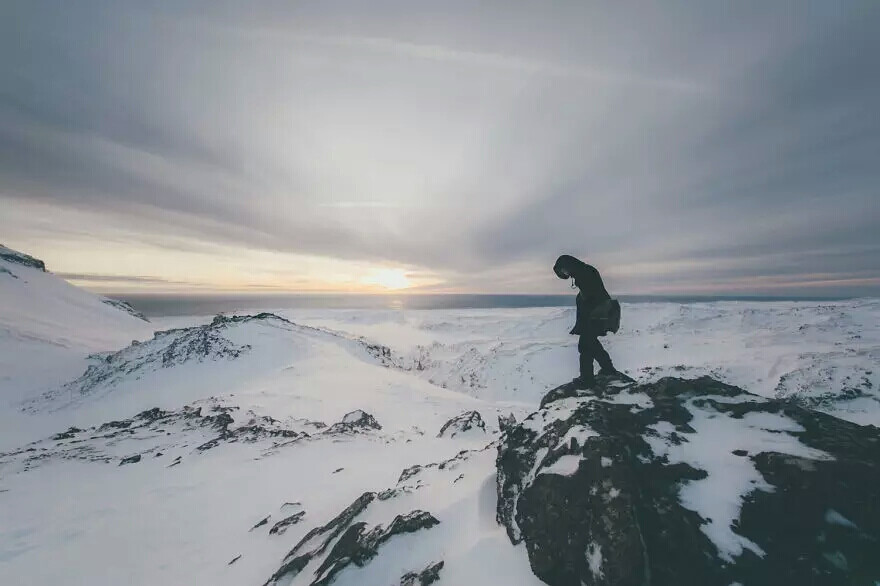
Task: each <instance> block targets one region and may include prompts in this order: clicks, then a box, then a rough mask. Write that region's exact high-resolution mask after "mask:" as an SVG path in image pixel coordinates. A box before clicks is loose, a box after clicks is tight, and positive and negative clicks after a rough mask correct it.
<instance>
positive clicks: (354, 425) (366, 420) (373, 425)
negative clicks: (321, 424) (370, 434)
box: [327, 409, 382, 433]
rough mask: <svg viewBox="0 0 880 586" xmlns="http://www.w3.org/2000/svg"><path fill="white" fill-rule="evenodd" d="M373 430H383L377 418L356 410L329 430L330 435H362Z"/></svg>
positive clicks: (361, 410)
mask: <svg viewBox="0 0 880 586" xmlns="http://www.w3.org/2000/svg"><path fill="white" fill-rule="evenodd" d="M372 429H382V426H381V425H379V422H378V421H376V418H375V417H373V416H372V415H370V414H369V413H367V412H366V411H364V410H363V409H355V410H354V411H351V412H349V413H346V414H345V416H344V417H343V418H342V421H340V422H338V423H334V424H333V425H331V426H330V429H328V430H327V432H328V433H361V432H366V431H370V430H372Z"/></svg>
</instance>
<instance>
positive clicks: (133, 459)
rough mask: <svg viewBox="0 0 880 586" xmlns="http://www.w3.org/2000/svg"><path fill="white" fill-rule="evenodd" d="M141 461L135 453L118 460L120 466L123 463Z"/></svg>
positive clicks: (139, 456)
mask: <svg viewBox="0 0 880 586" xmlns="http://www.w3.org/2000/svg"><path fill="white" fill-rule="evenodd" d="M140 461H141V455H140V454H135V455H134V456H129V457H128V458H123V459H122V460H121V461H120V462H119V465H120V466H124V465H125V464H137V463H138V462H140Z"/></svg>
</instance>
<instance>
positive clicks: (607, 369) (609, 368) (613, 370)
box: [599, 364, 620, 376]
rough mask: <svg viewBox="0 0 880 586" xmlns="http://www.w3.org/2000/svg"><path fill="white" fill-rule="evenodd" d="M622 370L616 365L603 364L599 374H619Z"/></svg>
mask: <svg viewBox="0 0 880 586" xmlns="http://www.w3.org/2000/svg"><path fill="white" fill-rule="evenodd" d="M619 374H620V371H619V370H617V369H616V368H614V365H613V364H611V365H607V366H603V367H602V368H600V369H599V376H618V375H619Z"/></svg>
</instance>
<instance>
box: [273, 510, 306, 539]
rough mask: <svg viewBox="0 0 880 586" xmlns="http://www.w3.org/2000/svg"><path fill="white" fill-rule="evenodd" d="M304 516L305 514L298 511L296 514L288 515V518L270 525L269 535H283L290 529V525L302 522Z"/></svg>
mask: <svg viewBox="0 0 880 586" xmlns="http://www.w3.org/2000/svg"><path fill="white" fill-rule="evenodd" d="M305 516H306V512H305V511H300V512H298V513H294V514H292V515H290V516H289V517H285V518H284V519H281V520H280V521H278V522H277V523H275V524H274V525H272V528H271V529H269V535H284V532H285V531H287V528H288V527H290V526H291V525H296V524H297V523H299V522H300V521H302V518H303V517H305Z"/></svg>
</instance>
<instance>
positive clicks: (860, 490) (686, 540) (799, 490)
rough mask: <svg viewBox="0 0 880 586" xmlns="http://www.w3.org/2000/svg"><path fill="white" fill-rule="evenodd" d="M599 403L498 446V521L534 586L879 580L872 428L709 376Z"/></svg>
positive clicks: (624, 389) (878, 484)
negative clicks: (537, 583)
mask: <svg viewBox="0 0 880 586" xmlns="http://www.w3.org/2000/svg"><path fill="white" fill-rule="evenodd" d="M599 390H600V393H599V394H597V395H594V396H574V397H565V396H564V395H565V393H560V392H557V393H556V396H557V397H561V398H556V399H555V400H550V401H546V402H545V406H544V407H543V408H542V409H540V410H539V411H537V412H536V413H534V414H532V415H531V416H529V417H528V418H526V419H525V420H524V421H522V422H521V423H519V424H517V425H515V426H512V427H509V428H508V429H507V432H506V434H505V435H504V438H503V440H502V442H501V444H500V445H499V447H498V458H497V468H498V476H497V484H498V486H497V488H498V504H497V518H498V521H499V522H500V523H502V524H503V525H504V526H505V528H506V529H507V533H508V536H509V537H510V539H511V541H512V542H513V543H520V542H524V543H525V546H526V550H527V552H528V556H529V561H530V563H531V567H532V570H533V571H534V573H535V574H536V575H537V576H538V577H539V578H540V579H541V580H543V581H544V582H546V583H547V584H551V585H581V584H585V585H588V586H589V585H612V584H614V585H622V586H626V585H634V586H635V585H645V584H704V585H719V586H722V585H723V586H728V585H730V584H734V583H739V584H827V585H829V586H831V585H838V584H874V583H875V581H877V580H880V558H878V557H877V556H876V552H877V551H878V543H880V507H878V506H877V503H878V502H880V430H877V429H876V428H873V427H870V426H867V427H860V426H858V425H855V424H852V423H848V422H846V421H842V420H839V419H836V418H834V417H831V416H828V415H824V414H821V413H816V412H813V411H810V410H807V409H804V408H802V407H800V406H797V405H794V404H792V403H789V402H785V401H780V400H769V399H765V398H762V397H758V396H755V395H751V394H749V393H746V392H745V391H743V390H741V389H738V388H736V387H731V386H728V385H724V384H722V383H719V382H717V381H715V380H713V379H711V378H701V379H696V380H682V379H674V378H668V379H663V380H660V381H659V382H656V383H653V384H644V385H637V384H635V383H629V384H628V385H625V386H621V385H615V386H606V387H604V388H602V389H599ZM551 393H553V391H551ZM551 398H553V397H551Z"/></svg>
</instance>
